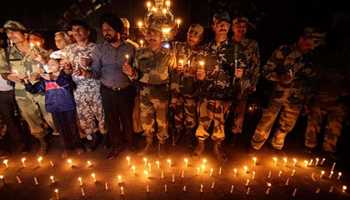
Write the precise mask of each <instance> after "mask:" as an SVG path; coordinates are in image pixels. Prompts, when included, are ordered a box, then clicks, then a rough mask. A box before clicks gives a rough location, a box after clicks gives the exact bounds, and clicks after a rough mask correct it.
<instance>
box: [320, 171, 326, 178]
mask: <svg viewBox="0 0 350 200" xmlns="http://www.w3.org/2000/svg"><path fill="white" fill-rule="evenodd" d="M324 174H325V171H323V170H322V171H321V175H320V179H322V177H323V176H324Z"/></svg>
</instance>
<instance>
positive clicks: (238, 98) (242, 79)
mask: <svg viewBox="0 0 350 200" xmlns="http://www.w3.org/2000/svg"><path fill="white" fill-rule="evenodd" d="M248 25H250V23H249V21H248V19H247V18H246V17H241V16H238V17H236V18H235V19H233V21H232V31H233V37H232V41H233V46H234V47H235V48H237V51H239V52H238V53H239V54H243V55H239V56H240V57H239V58H236V59H243V60H242V62H244V63H245V65H244V67H243V68H242V67H240V66H236V67H235V86H234V87H235V90H236V91H235V97H234V103H233V104H232V107H231V112H232V117H233V123H232V133H233V145H235V144H236V143H237V136H238V135H239V134H240V133H242V128H243V121H244V116H245V111H246V107H247V106H246V105H247V100H248V97H249V95H250V94H252V93H253V92H255V90H256V85H257V82H258V79H259V74H260V53H259V47H258V43H257V42H256V41H255V40H253V39H250V38H246V33H247V29H248ZM236 55H237V54H236Z"/></svg>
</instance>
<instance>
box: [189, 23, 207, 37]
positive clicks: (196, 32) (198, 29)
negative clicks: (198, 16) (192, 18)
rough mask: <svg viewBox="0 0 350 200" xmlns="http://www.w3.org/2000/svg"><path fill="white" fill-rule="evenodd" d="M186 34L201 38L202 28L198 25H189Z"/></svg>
mask: <svg viewBox="0 0 350 200" xmlns="http://www.w3.org/2000/svg"><path fill="white" fill-rule="evenodd" d="M187 33H192V34H193V35H195V36H201V35H203V33H204V28H203V26H202V25H200V24H191V26H190V27H189V28H188V32H187Z"/></svg>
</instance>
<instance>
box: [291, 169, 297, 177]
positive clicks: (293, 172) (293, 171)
mask: <svg viewBox="0 0 350 200" xmlns="http://www.w3.org/2000/svg"><path fill="white" fill-rule="evenodd" d="M295 172H296V171H295V169H293V170H292V174H291V175H290V176H291V177H293V176H294V175H295Z"/></svg>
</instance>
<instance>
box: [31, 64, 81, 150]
mask: <svg viewBox="0 0 350 200" xmlns="http://www.w3.org/2000/svg"><path fill="white" fill-rule="evenodd" d="M47 65H48V66H47V70H48V71H47V73H46V74H41V78H40V80H39V81H38V82H36V83H34V84H32V83H31V82H30V81H29V80H28V79H24V81H25V88H26V90H27V91H28V92H30V93H33V94H35V93H39V92H44V93H45V106H46V110H47V111H48V112H50V113H52V117H53V120H54V123H55V126H56V127H57V129H58V130H59V133H60V135H61V136H62V139H63V144H64V148H65V152H64V153H63V155H62V156H63V157H67V151H69V150H73V149H76V150H77V152H78V153H81V152H82V148H81V143H80V138H79V132H78V127H77V124H76V123H75V122H76V121H77V119H76V110H75V107H76V106H75V102H74V97H73V88H74V86H75V84H74V82H73V80H72V77H71V76H70V75H68V74H65V73H64V71H63V70H61V69H60V67H59V62H58V61H57V60H54V59H50V60H49V61H48V64H47Z"/></svg>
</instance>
